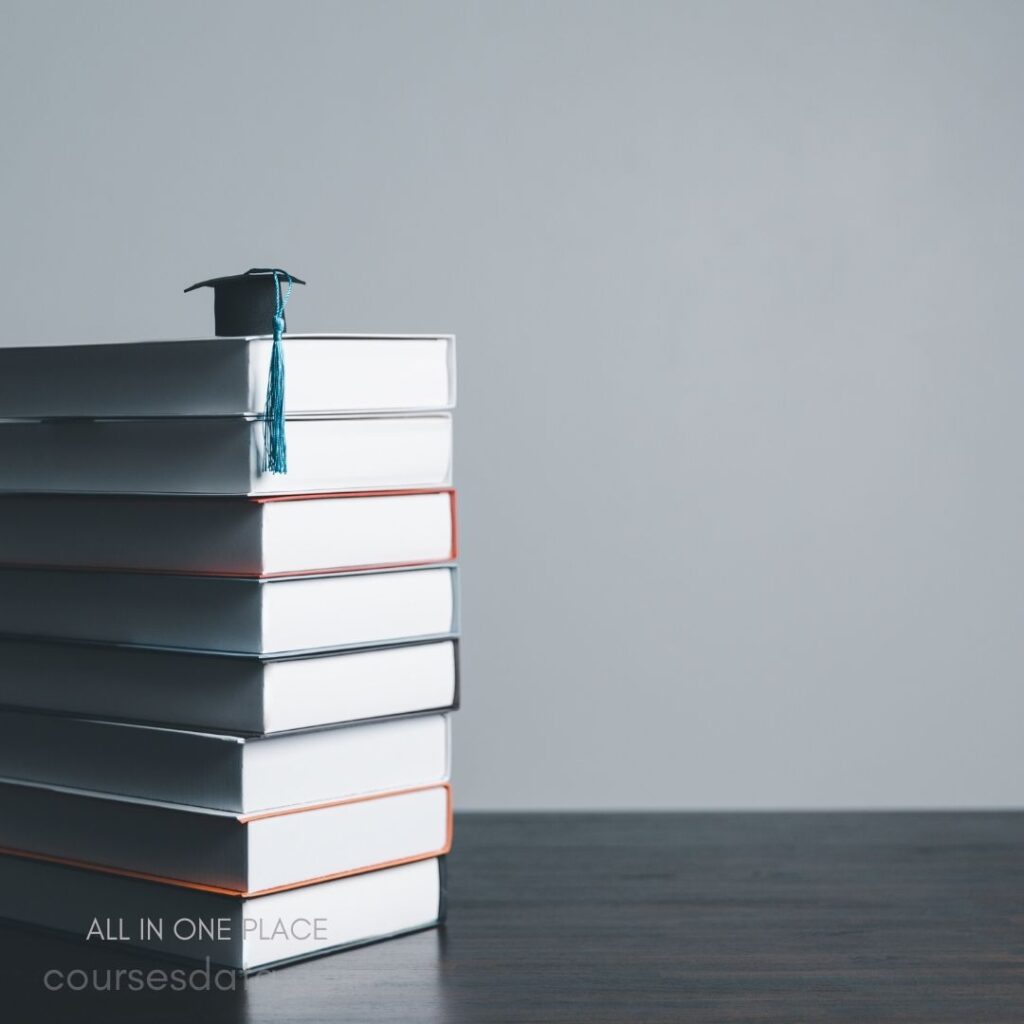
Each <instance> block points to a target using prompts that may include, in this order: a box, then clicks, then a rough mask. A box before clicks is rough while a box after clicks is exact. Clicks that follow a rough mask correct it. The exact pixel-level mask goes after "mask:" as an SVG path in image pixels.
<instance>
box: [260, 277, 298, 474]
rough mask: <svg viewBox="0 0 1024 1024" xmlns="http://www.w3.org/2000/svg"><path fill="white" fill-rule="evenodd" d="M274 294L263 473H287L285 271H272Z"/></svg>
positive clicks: (264, 417) (290, 283) (264, 427)
mask: <svg viewBox="0 0 1024 1024" xmlns="http://www.w3.org/2000/svg"><path fill="white" fill-rule="evenodd" d="M279 274H284V276H285V277H286V278H287V279H288V288H287V290H286V291H285V293H284V296H282V295H281V280H280V277H279V276H278V275H279ZM274 291H275V293H276V295H277V302H276V308H275V310H274V346H273V348H272V349H271V350H270V375H269V377H268V378H267V401H266V405H265V408H264V410H263V452H264V456H263V472H265V473H287V472H288V445H287V442H286V439H285V434H284V345H283V344H282V341H281V335H282V334H283V333H284V307H285V306H287V305H288V299H289V297H290V296H291V294H292V279H291V275H290V274H289V273H288V272H287V271H284V270H280V271H278V270H275V271H274Z"/></svg>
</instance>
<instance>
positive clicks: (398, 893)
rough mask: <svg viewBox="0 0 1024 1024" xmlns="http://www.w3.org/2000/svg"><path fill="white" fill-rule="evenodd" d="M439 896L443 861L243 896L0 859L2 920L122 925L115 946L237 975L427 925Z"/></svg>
mask: <svg viewBox="0 0 1024 1024" xmlns="http://www.w3.org/2000/svg"><path fill="white" fill-rule="evenodd" d="M41 894H52V895H50V896H47V898H42V897H41ZM56 894H59V898H58V897H57V896H56ZM445 898H446V895H445V868H444V859H443V858H435V859H431V860H421V861H416V862H415V863H412V864H402V865H399V866H398V867H393V868H383V869H382V870H380V871H368V872H366V873H364V874H360V875H350V876H348V877H346V878H338V879H335V880H334V881H330V882H322V883H320V884H318V885H307V886H303V887H301V888H298V889H288V890H285V891H283V892H274V893H270V894H268V895H265V896H254V897H241V896H226V895H223V894H222V893H218V892H204V891H202V890H198V889H183V888H182V887H180V886H176V885H167V884H164V883H161V882H155V881H144V880H142V879H138V878H126V877H124V876H121V875H114V874H110V873H107V872H102V871H90V870H88V869H85V868H78V867H71V866H69V865H66V864H56V863H53V862H48V861H44V860H39V859H36V858H30V857H22V856H16V855H12V854H5V855H0V917H2V918H7V919H9V920H13V921H18V922H21V923H23V924H28V925H31V926H34V927H37V928H46V929H52V930H55V931H59V932H65V933H68V934H70V935H72V936H74V937H75V938H77V939H79V940H82V939H85V938H86V937H89V936H91V940H92V941H94V942H95V943H97V944H99V943H101V942H102V941H103V940H104V939H111V938H112V937H116V935H117V932H116V931H114V932H112V933H107V932H106V931H105V928H107V927H109V926H110V923H111V922H116V923H123V924H124V928H125V933H124V939H123V940H121V939H120V938H118V940H117V941H118V944H121V943H123V944H124V945H126V946H130V947H132V948H135V949H142V950H146V951H148V952H151V953H154V954H160V956H161V957H162V958H166V957H174V958H180V959H183V960H189V961H197V962H199V963H205V962H206V961H209V962H210V963H211V964H214V965H222V966H224V967H227V968H233V969H236V970H242V971H252V970H257V969H259V968H263V967H269V966H271V965H275V964H283V963H287V962H289V961H294V960H301V959H303V958H305V957H310V956H317V955H319V954H321V953H326V952H329V951H333V950H340V949H345V948H348V947H352V946H358V945H361V944H363V943H367V942H374V941H376V940H378V939H386V938H391V937H393V936H397V935H404V934H407V933H409V932H414V931H419V930H421V929H424V928H432V927H434V926H435V925H437V924H439V923H440V922H441V921H442V920H443V919H444V913H445ZM189 922H192V924H193V925H194V927H191V928H189V927H188V923H189ZM200 922H204V923H206V926H205V927H200V926H199V923H200ZM210 922H213V927H210V925H209V923H210ZM176 924H177V925H178V927H175V925H176ZM114 927H115V929H117V925H116V924H115V926H114ZM138 971H139V974H140V975H141V974H142V973H144V969H143V968H142V967H141V966H140V967H139V968H138ZM175 972H179V973H180V983H181V984H182V985H183V986H184V985H185V984H187V972H186V970H185V969H184V968H173V969H171V970H167V971H161V974H162V976H163V983H164V984H167V983H168V980H169V982H170V984H171V985H172V986H173V985H175V984H178V983H179V982H178V981H177V980H176V979H177V977H178V975H177V974H176V973H175Z"/></svg>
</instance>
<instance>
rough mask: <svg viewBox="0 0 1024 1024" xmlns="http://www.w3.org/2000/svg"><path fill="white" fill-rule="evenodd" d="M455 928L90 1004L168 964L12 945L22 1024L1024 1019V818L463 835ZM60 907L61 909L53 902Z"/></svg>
mask: <svg viewBox="0 0 1024 1024" xmlns="http://www.w3.org/2000/svg"><path fill="white" fill-rule="evenodd" d="M450 886H451V903H450V917H449V921H448V924H447V926H446V927H445V928H444V929H442V930H440V931H435V932H425V933H421V934H419V935H415V936H410V937H408V938H405V939H399V940H396V941H393V942H389V943H382V944H379V945H376V946H370V947H366V948H364V949H359V950H353V951H351V952H348V953H344V954H340V955H335V956H330V957H325V958H322V959H320V960H316V961H312V962H308V963H305V964H298V965H295V966H292V967H288V968H283V969H281V970H278V971H276V972H273V973H271V974H269V975H267V976H264V977H260V978H256V979H252V980H250V981H248V982H247V983H246V984H245V985H244V986H240V987H239V989H238V990H237V991H235V992H232V993H198V994H196V993H193V994H184V993H160V994H156V993H145V994H140V993H125V992H122V993H120V994H119V995H107V994H103V993H99V994H97V993H91V994H88V993H82V994H80V995H75V996H70V997H68V996H57V995H52V994H50V993H47V992H46V991H45V989H44V988H43V985H42V980H41V979H42V974H43V972H44V970H46V969H48V968H50V967H53V966H56V967H59V968H63V969H64V970H68V969H69V968H70V967H72V966H74V967H83V968H86V969H87V970H91V969H92V968H93V967H100V968H101V969H104V970H105V969H106V968H107V967H115V968H116V967H118V966H120V967H126V966H129V967H130V966H137V965H139V964H145V965H146V966H152V964H153V961H150V960H148V959H144V958H139V957H135V956H132V955H130V954H127V953H124V952H117V953H112V952H106V951H104V950H100V949H94V948H90V947H87V946H85V945H83V944H81V943H77V942H72V941H67V940H61V939H57V938H54V937H51V936H43V935H39V934H33V933H30V932H26V931H23V930H20V929H16V928H12V927H5V928H2V929H0V951H2V954H3V960H2V992H3V998H4V1001H5V1006H6V1009H7V1011H8V1013H9V1014H10V1016H9V1017H8V1016H7V1015H6V1014H0V1016H2V1017H3V1019H10V1020H14V1021H21V1020H25V1021H50V1020H53V1021H79V1020H82V1021H85V1020H104V1021H141V1020H146V1021H188V1022H193V1024H202V1022H206V1021H211V1022H213V1021H217V1022H222V1024H232V1022H253V1024H270V1022H279V1024H287V1022H321V1021H323V1022H326V1021H339V1022H378V1021H400V1022H420V1021H423V1022H445V1021H450V1022H460V1024H461V1022H466V1024H488V1022H502V1024H516V1022H542V1024H546V1022H559V1021H573V1022H576V1021H578V1022H588V1024H602V1022H620V1021H643V1022H649V1024H657V1022H672V1024H699V1022H704V1021H708V1022H711V1021H714V1022H741V1021H742V1022H769V1021H771V1022H787V1024H788V1022H798V1021H808V1022H814V1024H829V1022H858V1024H861V1022H871V1024H879V1022H920V1024H943V1022H950V1024H953V1022H955V1024H982V1022H983V1024H1002V1022H1006V1024H1011V1022H1012V1024H1019V1022H1020V1021H1022V1020H1024V815H1020V814H1003V813H977V814H956V813H950V814H933V813H929V814H674V815H663V814H631V815H615V814H578V815H541V814H524V815H512V814H501V815H463V816H461V817H460V818H459V819H458V822H457V828H456V843H455V853H454V854H453V856H452V857H451V860H450ZM53 898H59V894H53Z"/></svg>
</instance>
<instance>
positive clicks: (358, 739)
mask: <svg viewBox="0 0 1024 1024" xmlns="http://www.w3.org/2000/svg"><path fill="white" fill-rule="evenodd" d="M450 765H451V758H450V752H449V727H448V717H447V716H446V715H443V714H436V715H424V716H419V717H414V718H401V719H393V720H387V721H382V722H368V723H365V724H360V725H343V726H336V727H332V728H326V729H310V730H304V731H301V732H290V733H283V734H277V735H273V736H257V737H252V736H240V735H235V734H233V733H211V732H189V731H186V730H182V729H165V728H160V727H157V726H148V725H133V724H129V723H125V722H111V721H104V720H101V719H88V718H65V717H61V716H58V715H47V714H36V713H32V712H26V711H15V710H11V709H5V710H0V777H2V778H6V779H11V780H18V781H24V782H38V783H43V784H46V785H51V786H64V787H67V788H69V789H88V790H94V791H95V792H98V793H113V794H117V795H119V796H129V797H139V798H141V799H144V800H159V801H162V802H164V803H176V804H189V805H192V806H194V807H210V808H213V809H214V810H221V811H232V812H234V813H236V814H258V813H261V812H263V811H271V810H276V809H277V808H281V807H290V806H294V805H298V804H313V803H326V802H328V801H332V800H345V799H348V798H349V797H354V796H366V795H369V794H371V793H383V792H387V791H389V790H398V789H412V788H416V787H419V786H428V785H438V784H440V783H442V782H447V781H448V776H449V771H450Z"/></svg>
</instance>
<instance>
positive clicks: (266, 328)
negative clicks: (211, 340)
mask: <svg viewBox="0 0 1024 1024" xmlns="http://www.w3.org/2000/svg"><path fill="white" fill-rule="evenodd" d="M289 280H290V281H291V282H292V283H293V284H305V283H306V282H305V281H302V280H300V279H299V278H297V277H292V275H291V274H288V273H287V272H286V271H284V270H276V269H274V268H273V267H269V268H268V267H253V269H252V270H247V271H246V272H245V273H244V274H235V275H233V276H231V277H214V278H211V279H210V280H209V281H200V282H199V283H198V284H193V285H190V286H189V287H188V288H186V289H185V291H186V292H191V291H194V290H195V289H196V288H212V289H213V321H214V327H213V329H214V333H215V334H217V335H218V336H219V337H245V336H247V335H252V334H273V333H274V315H275V314H276V313H277V311H278V301H279V300H278V295H279V292H278V283H279V282H287V281H289ZM281 316H282V318H283V317H284V310H283V309H282V310H281ZM282 330H284V327H283V325H282Z"/></svg>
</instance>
